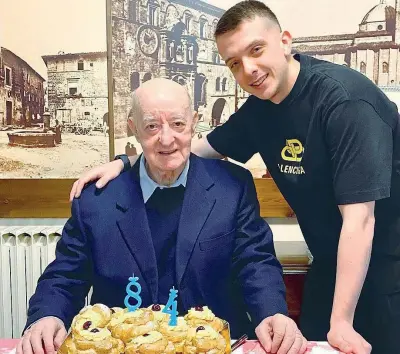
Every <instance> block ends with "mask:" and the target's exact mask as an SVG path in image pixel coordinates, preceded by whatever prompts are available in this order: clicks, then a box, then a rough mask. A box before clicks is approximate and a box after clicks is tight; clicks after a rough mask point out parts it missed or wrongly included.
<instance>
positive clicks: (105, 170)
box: [69, 160, 124, 202]
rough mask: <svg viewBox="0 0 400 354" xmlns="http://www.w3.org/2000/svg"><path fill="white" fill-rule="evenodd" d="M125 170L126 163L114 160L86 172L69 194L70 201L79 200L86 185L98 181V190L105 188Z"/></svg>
mask: <svg viewBox="0 0 400 354" xmlns="http://www.w3.org/2000/svg"><path fill="white" fill-rule="evenodd" d="M123 169H124V163H123V162H122V161H121V160H114V161H111V162H107V163H105V164H103V165H100V166H96V167H93V168H92V169H91V170H89V171H87V172H85V173H84V174H83V175H82V176H81V177H79V179H78V180H77V181H75V182H74V184H73V186H72V188H71V192H70V194H69V201H70V202H72V200H73V199H74V197H75V198H78V197H79V196H80V195H81V192H82V189H83V187H85V184H87V183H89V182H91V181H94V180H96V179H98V181H97V182H96V187H97V188H103V187H104V186H105V185H106V184H107V183H108V182H110V181H111V180H113V179H114V178H115V177H117V176H118V175H119V174H120V173H121V171H122V170H123Z"/></svg>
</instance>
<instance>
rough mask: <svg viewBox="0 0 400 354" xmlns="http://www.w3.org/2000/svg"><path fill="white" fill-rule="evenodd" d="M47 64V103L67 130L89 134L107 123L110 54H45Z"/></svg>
mask: <svg viewBox="0 0 400 354" xmlns="http://www.w3.org/2000/svg"><path fill="white" fill-rule="evenodd" d="M42 58H43V61H44V62H45V64H46V66H47V76H48V79H47V104H48V110H49V113H50V116H51V119H52V124H53V121H54V120H55V119H57V120H58V122H60V123H62V124H63V126H64V129H65V130H67V131H68V130H70V131H72V132H77V133H83V134H84V133H87V132H89V131H91V130H93V129H94V130H96V129H102V127H103V122H104V123H107V117H108V114H107V111H108V90H107V53H106V52H93V53H68V54H67V53H63V52H60V53H58V54H56V55H45V56H43V57H42Z"/></svg>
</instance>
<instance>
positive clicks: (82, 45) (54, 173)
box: [0, 0, 109, 178]
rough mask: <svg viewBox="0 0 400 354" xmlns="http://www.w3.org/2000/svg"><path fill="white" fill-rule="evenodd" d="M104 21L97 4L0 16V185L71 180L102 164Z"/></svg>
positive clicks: (20, 7)
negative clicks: (7, 181) (0, 180)
mask: <svg viewBox="0 0 400 354" xmlns="http://www.w3.org/2000/svg"><path fill="white" fill-rule="evenodd" d="M88 10H90V11H91V16H87V15H86V13H87V11H88ZM34 18H40V21H33V19H34ZM105 18H106V10H105V3H104V5H103V6H101V4H100V6H99V2H98V1H97V0H85V2H84V4H83V3H82V2H81V1H79V0H70V1H60V0H41V1H40V2H26V1H23V0H13V2H9V3H8V5H7V11H2V12H1V13H0V32H1V33H2V34H3V37H2V38H1V42H0V47H1V50H0V178H75V177H78V176H79V175H80V174H81V173H82V172H83V171H85V170H87V169H88V168H91V167H94V166H96V165H99V164H101V163H105V162H107V161H108V157H109V143H108V139H109V138H108V134H109V127H108V90H107V53H106V47H107V41H106V23H105ZM21 23H23V24H24V26H23V27H22V26H21Z"/></svg>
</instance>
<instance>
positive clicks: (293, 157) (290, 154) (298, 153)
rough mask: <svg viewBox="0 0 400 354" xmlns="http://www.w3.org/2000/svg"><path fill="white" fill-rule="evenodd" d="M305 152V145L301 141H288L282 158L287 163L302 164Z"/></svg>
mask: <svg viewBox="0 0 400 354" xmlns="http://www.w3.org/2000/svg"><path fill="white" fill-rule="evenodd" d="M303 152H304V148H303V144H302V143H301V142H300V141H299V140H297V139H287V140H286V146H285V147H284V148H283V149H282V152H281V156H282V158H283V159H284V160H285V161H295V162H300V161H301V158H302V156H303Z"/></svg>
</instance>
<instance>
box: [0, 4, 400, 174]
mask: <svg viewBox="0 0 400 354" xmlns="http://www.w3.org/2000/svg"><path fill="white" fill-rule="evenodd" d="M110 2H111V14H110V15H111V16H110V19H111V23H109V24H108V25H109V26H110V27H111V33H112V35H111V38H110V40H111V48H112V53H111V60H112V70H111V72H109V73H108V74H109V75H108V79H107V53H106V4H105V0H103V1H98V0H85V1H83V2H82V1H79V0H69V1H62V0H41V1H40V2H26V1H23V0H14V1H13V2H9V3H8V5H7V11H3V12H1V13H0V33H3V34H4V35H3V37H1V38H0V47H1V52H0V176H1V178H66V177H69V178H76V177H78V176H79V175H80V174H81V173H82V172H83V171H85V170H87V169H88V168H90V167H92V166H95V165H98V164H100V163H103V162H106V161H107V160H108V154H109V143H108V139H109V137H108V135H109V133H110V129H111V130H114V136H115V140H114V148H115V154H119V153H124V152H126V153H128V154H133V153H140V152H141V149H140V145H139V144H138V143H137V142H136V140H135V138H134V137H133V136H132V134H131V133H130V131H129V129H128V127H127V114H128V112H129V109H130V107H129V101H130V95H131V93H132V92H133V91H134V90H135V89H136V88H138V87H139V86H140V85H141V84H142V83H143V82H145V81H147V80H149V79H151V78H154V77H166V78H170V79H172V80H175V81H176V82H179V83H180V84H182V85H185V86H186V87H187V88H188V90H189V92H190V94H191V96H192V100H193V104H194V107H193V108H194V109H195V110H197V111H198V112H199V116H200V121H199V124H198V126H197V128H196V134H195V137H194V139H199V138H201V137H202V136H205V135H207V134H208V133H209V132H210V131H211V130H212V129H215V127H217V126H218V125H220V124H223V123H224V122H225V121H226V120H227V119H229V116H230V115H231V114H232V113H234V112H235V111H236V110H237V109H238V108H239V107H240V106H241V105H242V104H243V102H245V100H246V99H247V97H248V95H247V94H246V93H245V92H244V91H243V90H242V89H241V88H240V87H239V86H238V85H237V84H236V82H235V80H234V78H233V76H232V75H231V74H230V72H229V70H228V68H227V67H225V65H224V62H223V61H222V59H221V58H220V56H219V54H218V52H217V48H216V44H215V41H214V39H213V32H214V29H215V26H216V23H217V21H218V19H219V18H220V17H221V15H222V14H223V12H224V11H225V9H227V8H229V7H230V6H232V5H233V4H234V3H236V2H237V1H236V0H208V1H200V0H110ZM264 2H265V3H266V4H267V5H269V6H270V7H271V9H272V10H273V11H274V12H275V13H276V15H277V16H278V19H279V20H280V22H281V25H282V27H283V28H284V29H286V30H288V31H289V32H290V33H291V34H292V36H293V38H294V43H293V51H294V52H302V53H306V54H309V55H312V56H315V57H318V58H321V59H325V60H328V61H332V62H335V63H338V64H340V65H347V66H349V67H351V68H353V69H355V70H358V71H360V72H362V73H363V74H365V75H366V76H367V77H369V78H370V79H371V80H372V81H374V82H375V83H376V84H377V85H378V86H379V87H380V88H381V89H382V90H383V91H384V92H385V93H386V94H387V95H388V96H389V97H390V98H391V99H392V100H393V101H394V102H395V103H397V104H398V105H400V65H398V62H399V58H400V51H399V49H400V0H386V1H385V0H355V1H352V2H349V1H346V0H326V1H323V2H321V1H318V0H303V1H297V0H269V1H268V0H265V1H264ZM21 9H24V10H23V11H21ZM54 14H57V16H54ZM107 83H108V84H109V85H112V89H113V118H114V124H113V125H111V126H110V124H109V119H108V109H107V104H108V94H107ZM266 119H268V117H266ZM246 167H248V168H249V169H250V170H251V172H252V174H253V176H254V177H267V176H268V174H267V171H266V168H265V165H264V164H263V162H262V160H261V158H260V156H259V155H255V156H254V157H253V158H252V159H251V160H250V161H249V162H248V163H247V164H246Z"/></svg>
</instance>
